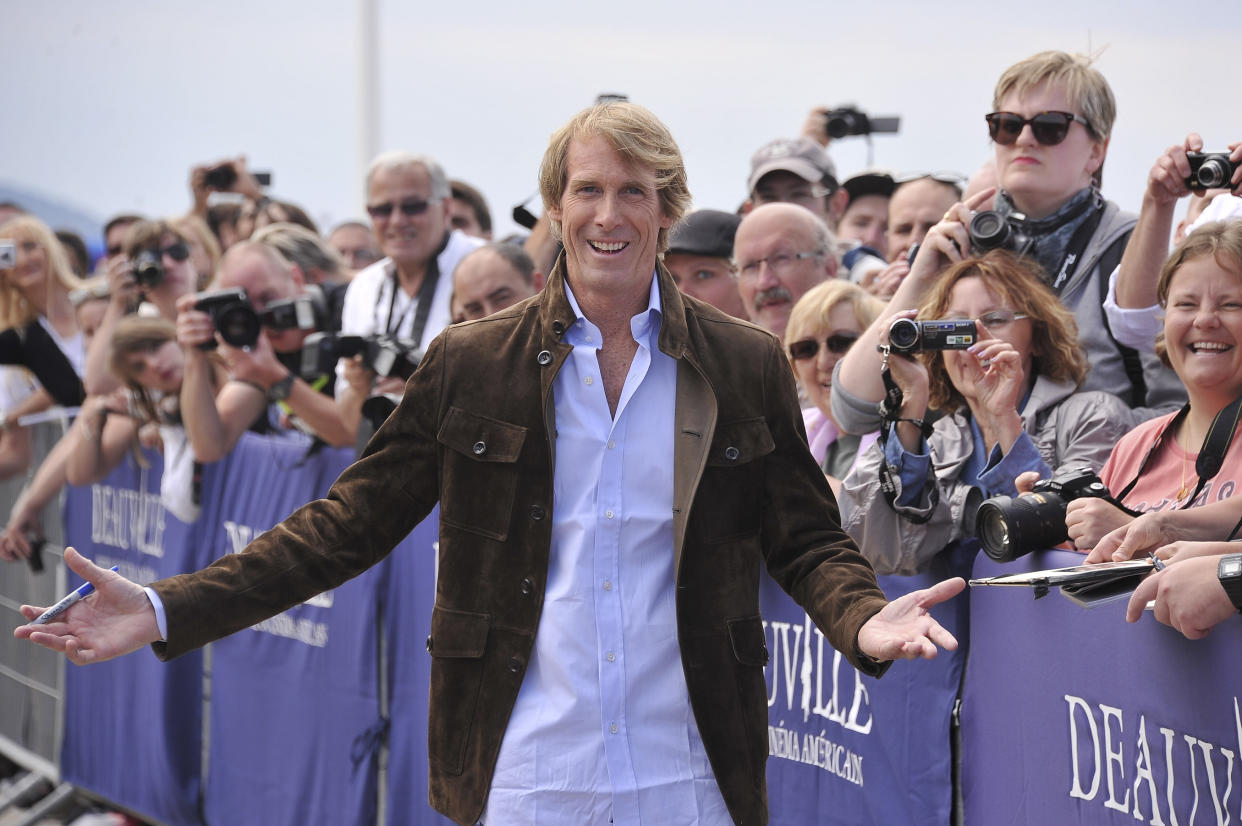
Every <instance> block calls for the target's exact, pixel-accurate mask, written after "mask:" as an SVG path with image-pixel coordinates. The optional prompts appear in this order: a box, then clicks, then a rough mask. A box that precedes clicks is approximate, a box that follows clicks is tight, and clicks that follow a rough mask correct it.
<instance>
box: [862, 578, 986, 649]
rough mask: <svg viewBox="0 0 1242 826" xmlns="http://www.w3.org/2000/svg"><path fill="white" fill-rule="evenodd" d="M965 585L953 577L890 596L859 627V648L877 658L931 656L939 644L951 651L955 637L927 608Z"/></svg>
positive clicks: (956, 592) (937, 603)
mask: <svg viewBox="0 0 1242 826" xmlns="http://www.w3.org/2000/svg"><path fill="white" fill-rule="evenodd" d="M965 587H966V580H964V579H962V578H961V577H954V578H952V579H946V580H944V581H943V582H938V583H936V584H935V585H933V586H932V587H930V588H924V589H922V590H921V591H913V592H911V593H909V594H906V595H905V596H904V597H900V598H899V599H896V600H893V601H892V602H890V603H889V604H888V605H885V606H884V608H883V609H882V610H881V611H880V612H879V613H878V614H875V615H874V616H873V617H871V619H869V620H867V621H866V622H865V623H863V627H862V628H860V629H859V630H858V650H859V651H861V652H862V653H863V654H866V655H867V656H868V657H871V658H872V659H876V660H897V659H904V660H914V659H918V658H919V657H923V658H924V659H928V660H930V659H932V658H934V657H935V656H936V654H937V652H938V649H939V648H943V649H945V650H946V651H953V650H954V649H956V648H957V640H956V639H954V638H953V635H952V634H950V633H949V632H948V631H946V630H944V628H942V627H941V626H940V623H938V622H936V620H934V619H933V618H932V616H931V614H930V613H929V612H928V609H930V608H931V607H932V606H933V605H939V604H940V603H942V602H945V601H947V600H950V599H952V598H953V597H955V596H957V595H958V594H959V593H961V591H962V589H963V588H965Z"/></svg>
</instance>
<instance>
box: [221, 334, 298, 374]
mask: <svg viewBox="0 0 1242 826" xmlns="http://www.w3.org/2000/svg"><path fill="white" fill-rule="evenodd" d="M219 352H220V355H221V357H222V358H223V359H224V363H225V365H226V366H227V367H228V370H229V375H230V376H232V377H233V378H235V379H237V380H238V381H245V382H250V383H251V384H254V385H257V386H258V387H262V388H267V387H271V386H272V385H273V384H275V383H276V382H278V381H280V380H281V379H283V378H284V377H285V376H286V375H288V374H289V370H288V368H287V367H285V366H284V365H283V364H281V363H280V362H279V361H277V359H276V351H275V350H273V349H272V342H271V340H269V339H268V337H267V333H262V332H261V333H259V338H258V339H257V340H256V341H255V343H254V346H253V347H251V348H249V349H242V348H240V347H230V346H229V345H227V344H225V343H223V342H221V343H220V347H219Z"/></svg>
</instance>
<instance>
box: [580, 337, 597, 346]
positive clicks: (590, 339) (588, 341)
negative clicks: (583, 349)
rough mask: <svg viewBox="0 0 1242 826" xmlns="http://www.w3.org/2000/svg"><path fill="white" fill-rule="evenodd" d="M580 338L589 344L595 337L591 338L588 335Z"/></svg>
mask: <svg viewBox="0 0 1242 826" xmlns="http://www.w3.org/2000/svg"><path fill="white" fill-rule="evenodd" d="M582 340H583V341H585V342H586V343H587V344H590V343H591V342H593V341H595V339H593V338H591V337H590V336H584V337H583V339H582Z"/></svg>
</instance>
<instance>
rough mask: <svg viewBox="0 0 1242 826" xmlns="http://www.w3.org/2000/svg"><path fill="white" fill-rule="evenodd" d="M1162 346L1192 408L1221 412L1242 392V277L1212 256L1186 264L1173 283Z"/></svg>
mask: <svg viewBox="0 0 1242 826" xmlns="http://www.w3.org/2000/svg"><path fill="white" fill-rule="evenodd" d="M1164 343H1165V347H1166V348H1167V352H1168V359H1169V363H1170V364H1171V365H1172V366H1173V369H1174V371H1176V372H1177V375H1178V377H1179V378H1180V379H1181V380H1182V382H1183V383H1184V384H1185V385H1186V391H1187V393H1188V394H1189V396H1190V400H1191V404H1194V405H1203V406H1204V409H1207V410H1219V409H1220V408H1221V407H1223V406H1224V405H1226V404H1228V403H1229V402H1230V401H1232V400H1233V399H1235V398H1237V397H1238V395H1239V394H1242V347H1240V346H1239V345H1240V344H1242V274H1239V273H1237V272H1233V271H1231V270H1229V269H1226V268H1224V267H1222V266H1221V265H1220V263H1219V262H1218V261H1217V260H1216V258H1215V257H1214V256H1211V255H1207V256H1202V257H1199V258H1194V259H1191V260H1190V261H1187V262H1185V263H1184V264H1182V266H1181V268H1180V269H1178V270H1177V272H1176V273H1174V275H1173V278H1172V280H1171V281H1170V282H1169V298H1168V305H1167V307H1166V309H1165V317H1164Z"/></svg>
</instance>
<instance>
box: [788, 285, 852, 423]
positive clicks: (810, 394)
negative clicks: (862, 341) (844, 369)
mask: <svg viewBox="0 0 1242 826" xmlns="http://www.w3.org/2000/svg"><path fill="white" fill-rule="evenodd" d="M862 331H863V325H861V324H859V323H858V316H857V314H856V313H855V312H854V307H853V305H851V304H850V303H849V302H848V301H842V302H840V303H839V304H837V305H836V306H835V307H833V308H832V309H831V310H830V311H829V312H828V323H827V325H825V326H823V327H817V328H815V329H811V330H807V331H805V334H802V335H799V336H798V339H799V340H801V339H814V340H815V341H816V343H817V344H818V345H819V350H818V351H817V352H816V354H815V356H814V358H807V359H794V360H793V366H794V375H795V376H796V377H797V379H798V383H799V384H800V385H802V389H803V390H804V391H805V392H806V397H807V400H808V401H810V402H811V404H813V405H815V406H816V407H817V408H819V410H820V412H821V413H823V414H824V415H825V416H828V417H829V418H832V370H833V368H834V367H836V366H837V362H838V361H840V360H841V357H842V356H844V355H845V353H834V352H832V350H830V349H829V348H828V347H827V345H826V344H825V343H824V342H825V340H826V339H828V338H829V337H830V336H839V335H845V336H858V335H859V334H861V333H862Z"/></svg>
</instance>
